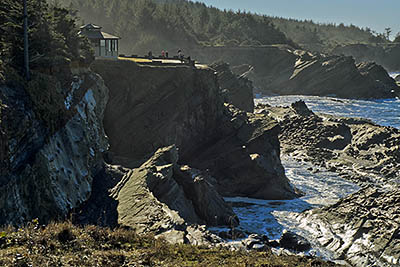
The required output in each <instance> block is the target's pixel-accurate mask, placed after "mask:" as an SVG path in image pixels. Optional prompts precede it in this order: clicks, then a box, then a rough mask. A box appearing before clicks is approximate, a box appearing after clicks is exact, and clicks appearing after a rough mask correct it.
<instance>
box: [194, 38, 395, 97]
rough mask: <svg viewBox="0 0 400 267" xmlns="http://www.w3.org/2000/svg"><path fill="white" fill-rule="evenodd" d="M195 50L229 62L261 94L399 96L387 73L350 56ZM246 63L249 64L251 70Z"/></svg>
mask: <svg viewBox="0 0 400 267" xmlns="http://www.w3.org/2000/svg"><path fill="white" fill-rule="evenodd" d="M195 53H197V55H198V56H197V55H196V56H197V57H199V58H200V59H201V60H203V61H205V62H213V61H216V60H223V61H225V62H228V63H230V65H231V66H232V69H234V70H235V73H236V74H240V73H241V71H242V73H246V75H247V77H248V78H249V79H251V80H252V82H253V84H254V86H255V88H257V90H258V92H261V93H264V94H278V95H287V94H302V95H318V96H333V95H334V96H337V97H341V98H359V99H368V98H392V97H395V96H398V95H400V89H399V87H398V86H397V85H396V83H395V82H394V81H393V80H389V79H387V78H388V75H387V73H386V74H383V73H382V72H381V71H379V72H375V70H373V73H370V72H369V71H365V70H366V69H365V68H364V69H363V70H362V71H360V70H359V69H358V68H357V66H356V63H355V61H354V59H353V58H352V57H347V56H325V55H323V54H311V53H309V52H306V51H302V50H294V49H293V48H291V47H289V46H268V47H259V48H255V47H248V48H240V47H237V48H227V47H221V48H204V49H198V50H196V51H195ZM243 64H245V65H243ZM246 65H250V66H252V67H253V69H252V71H251V73H249V71H248V70H249V68H245V66H246ZM377 73H379V77H377V76H376V74H377ZM377 80H379V81H377Z"/></svg>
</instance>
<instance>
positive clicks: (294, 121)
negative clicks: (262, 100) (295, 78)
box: [258, 103, 400, 184]
mask: <svg viewBox="0 0 400 267" xmlns="http://www.w3.org/2000/svg"><path fill="white" fill-rule="evenodd" d="M303 105H304V108H303V109H307V107H306V106H305V104H304V103H303ZM296 106H298V104H297V105H295V106H293V107H296ZM293 107H291V108H290V107H286V108H283V107H268V106H264V107H262V108H261V106H260V108H261V109H259V110H258V112H261V113H262V112H266V113H268V114H269V115H270V116H272V117H274V118H275V119H277V120H279V121H280V126H281V128H282V131H281V134H280V137H279V139H280V141H281V146H282V152H283V153H284V154H288V155H291V156H292V157H294V158H296V159H298V160H306V161H311V162H313V163H314V164H316V165H317V166H323V167H326V168H327V169H328V170H331V171H335V172H338V173H340V174H341V175H342V176H343V177H345V178H349V179H352V180H353V181H355V182H357V183H359V184H367V183H369V182H373V183H376V182H383V183H386V182H396V179H398V177H399V176H400V172H399V170H400V146H399V144H400V132H399V130H398V129H395V128H392V127H383V126H378V125H375V124H373V123H372V122H370V121H368V120H365V119H357V118H342V117H335V116H328V115H323V114H318V115H316V114H313V113H309V114H308V115H307V114H304V111H303V112H299V111H298V109H299V108H298V107H297V110H296V108H293Z"/></svg>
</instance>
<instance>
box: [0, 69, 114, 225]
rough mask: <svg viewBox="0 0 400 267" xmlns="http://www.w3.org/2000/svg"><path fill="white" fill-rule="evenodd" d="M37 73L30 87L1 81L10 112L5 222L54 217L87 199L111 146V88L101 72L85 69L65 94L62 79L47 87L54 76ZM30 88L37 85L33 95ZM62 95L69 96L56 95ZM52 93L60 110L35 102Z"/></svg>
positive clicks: (4, 140) (1, 213)
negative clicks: (107, 127)
mask: <svg viewBox="0 0 400 267" xmlns="http://www.w3.org/2000/svg"><path fill="white" fill-rule="evenodd" d="M35 79H36V78H34V79H33V80H32V81H31V82H30V84H29V85H28V88H27V89H25V88H23V87H21V86H18V85H14V86H12V85H1V86H0V98H1V102H2V104H3V105H4V106H3V107H4V109H3V108H2V112H1V113H2V114H3V112H4V114H6V115H5V116H3V117H2V119H1V142H0V143H1V157H2V159H3V160H2V162H1V168H0V169H1V177H0V224H9V223H11V224H19V223H22V222H25V221H27V220H31V219H33V218H39V220H40V221H41V222H45V221H49V220H51V219H56V218H59V217H63V216H65V215H66V214H67V213H68V212H69V211H70V210H71V209H73V208H75V207H77V206H78V205H79V204H80V203H82V202H84V201H86V200H87V199H88V198H89V196H90V193H91V183H92V179H93V176H94V175H95V174H96V172H97V171H98V169H100V168H101V166H102V163H103V159H102V152H104V151H106V150H107V146H108V142H107V139H106V137H105V134H104V130H103V126H102V125H103V124H102V118H103V112H104V110H105V105H106V103H107V100H108V89H107V88H106V87H105V86H104V83H103V80H102V79H101V77H100V76H98V75H96V74H94V73H92V72H90V71H86V72H84V73H81V74H80V75H79V76H76V77H75V78H74V81H73V82H72V84H71V87H70V88H64V90H65V94H63V93H62V90H63V89H62V88H61V86H60V84H59V83H56V86H55V87H54V88H49V87H46V85H48V84H49V83H50V82H52V81H53V78H52V77H50V76H43V75H42V76H39V78H38V79H42V80H39V82H37V80H35ZM41 81H44V83H43V82H41ZM46 81H47V82H49V83H47V82H46ZM41 85H42V87H40V86H41ZM31 90H37V91H35V92H36V93H35V94H34V95H29V94H28V92H32V91H31ZM46 90H54V91H46ZM41 94H45V95H42V96H41V98H40V95H41ZM61 95H68V97H67V98H65V100H64V99H63V98H62V97H61V99H58V98H57V99H56V98H52V97H54V96H59V97H60V96H61ZM49 97H50V98H52V99H50V100H49V102H48V103H50V104H53V105H54V103H56V104H57V103H58V105H59V106H58V107H57V109H56V110H50V108H52V106H41V105H40V102H35V101H38V100H40V101H46V99H47V98H49ZM50 104H49V105H50ZM46 109H49V110H48V111H46ZM56 112H58V113H56ZM53 113H54V114H53ZM51 116H54V117H51Z"/></svg>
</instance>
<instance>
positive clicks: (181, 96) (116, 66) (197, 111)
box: [93, 61, 296, 199]
mask: <svg viewBox="0 0 400 267" xmlns="http://www.w3.org/2000/svg"><path fill="white" fill-rule="evenodd" d="M93 69H94V70H96V71H97V72H99V73H100V74H101V75H102V76H103V77H104V79H105V82H106V84H107V86H108V87H109V88H110V101H109V103H108V105H107V110H106V115H105V119H104V123H105V129H106V132H107V135H108V136H109V139H110V145H111V147H110V151H111V152H112V153H111V160H112V163H113V164H121V165H123V166H126V167H138V166H139V165H140V164H141V163H142V162H143V158H145V157H146V156H147V155H151V154H152V153H154V151H155V150H157V149H158V148H160V147H165V146H169V145H172V144H175V145H176V146H177V148H178V149H179V154H180V160H179V163H181V164H187V165H189V166H191V167H194V168H197V169H200V170H208V171H209V173H210V174H211V176H212V177H214V178H215V179H212V180H210V183H211V184H213V185H214V186H216V188H217V190H218V192H219V193H220V194H222V195H224V196H233V195H237V196H247V197H256V198H264V199H282V198H293V197H295V196H296V194H295V192H294V189H293V188H292V187H291V186H290V184H289V182H288V179H287V178H286V177H285V174H284V170H283V167H282V165H281V162H280V158H279V155H280V150H279V142H278V139H277V134H278V130H277V129H278V128H277V124H276V122H274V121H273V120H271V119H270V118H264V119H265V120H264V119H263V118H256V117H255V115H251V114H250V113H248V114H246V113H245V112H243V111H242V112H240V111H239V110H237V109H235V108H234V107H230V106H229V105H224V103H223V96H222V95H221V89H220V87H219V85H218V83H217V77H216V76H215V75H214V70H212V69H202V70H200V69H195V68H190V67H185V66H179V67H152V66H138V65H136V64H135V63H133V62H107V61H104V62H101V61H97V62H95V64H94V65H93ZM135 161H136V162H135Z"/></svg>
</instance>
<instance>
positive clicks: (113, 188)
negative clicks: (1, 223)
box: [76, 146, 238, 244]
mask: <svg viewBox="0 0 400 267" xmlns="http://www.w3.org/2000/svg"><path fill="white" fill-rule="evenodd" d="M178 158H179V156H178V150H177V148H176V147H175V146H170V147H166V148H161V149H159V150H157V151H156V152H155V153H154V155H153V156H152V157H151V158H150V159H149V160H148V161H146V162H145V163H143V164H142V165H141V166H140V167H139V168H136V169H128V168H123V167H118V166H108V167H107V170H106V172H105V173H104V174H103V175H102V176H101V177H99V178H100V179H101V182H99V183H97V182H95V183H94V189H93V190H94V192H96V193H97V194H93V195H92V197H91V198H90V200H89V201H88V202H87V203H85V205H84V207H83V208H82V209H81V210H80V212H79V213H78V215H77V217H76V222H78V223H84V224H87V223H100V224H102V225H107V226H117V225H119V226H125V227H130V228H132V229H134V230H135V231H136V232H137V233H150V232H151V233H155V234H157V235H160V236H163V237H165V238H168V239H169V240H170V241H173V242H175V243H183V242H185V243H192V244H196V243H197V244H207V243H210V242H211V243H214V241H215V242H217V241H218V242H219V241H220V240H219V238H217V237H216V236H213V235H212V234H211V233H209V232H207V231H205V229H203V228H201V229H200V228H199V226H196V225H199V224H200V225H203V224H207V225H208V226H217V225H226V226H236V225H238V219H237V217H236V215H235V214H234V212H233V211H232V208H231V207H230V206H229V205H228V204H227V203H226V202H225V201H224V200H223V199H222V197H221V196H220V195H219V194H218V193H217V191H216V190H215V189H214V187H213V186H212V185H211V184H210V183H209V182H207V179H205V176H207V174H205V173H203V172H202V171H200V170H196V169H193V168H190V167H189V166H187V165H185V166H181V165H179V164H178ZM104 184H106V187H107V186H108V187H109V188H108V190H103V189H102V188H104ZM213 240H214V241H213Z"/></svg>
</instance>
